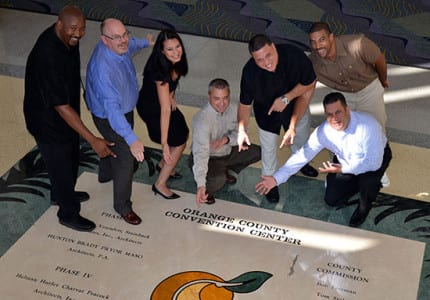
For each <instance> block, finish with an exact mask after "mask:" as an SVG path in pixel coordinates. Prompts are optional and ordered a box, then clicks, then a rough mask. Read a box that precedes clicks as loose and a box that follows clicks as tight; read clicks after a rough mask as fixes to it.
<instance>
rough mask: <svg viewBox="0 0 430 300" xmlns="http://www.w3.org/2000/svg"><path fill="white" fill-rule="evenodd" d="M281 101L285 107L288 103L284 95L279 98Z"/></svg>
mask: <svg viewBox="0 0 430 300" xmlns="http://www.w3.org/2000/svg"><path fill="white" fill-rule="evenodd" d="M281 101H282V102H284V104H285V105H287V104H288V102H289V100H288V98H287V96H285V95H283V96H282V97H281Z"/></svg>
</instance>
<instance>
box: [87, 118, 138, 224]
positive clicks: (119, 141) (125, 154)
mask: <svg viewBox="0 0 430 300" xmlns="http://www.w3.org/2000/svg"><path fill="white" fill-rule="evenodd" d="M125 118H126V119H127V121H128V123H130V125H131V128H133V124H134V119H133V111H131V112H129V113H127V114H125ZM93 120H94V124H95V125H96V127H97V129H98V131H99V132H100V133H101V135H103V137H104V138H105V139H106V140H108V141H110V142H113V143H115V145H114V146H112V147H111V149H112V152H113V153H115V154H116V156H117V157H116V158H114V157H112V156H108V157H105V158H102V159H100V163H99V179H102V180H107V179H113V207H114V209H115V211H117V212H118V213H119V214H120V215H125V214H128V213H129V212H130V211H131V200H130V198H131V189H132V184H133V167H134V157H133V155H132V154H131V151H130V146H129V145H128V144H127V143H126V141H125V140H124V138H123V137H122V136H120V135H118V134H117V133H116V132H115V131H114V130H113V129H112V127H111V126H110V124H109V121H108V119H101V118H98V117H96V116H94V115H93Z"/></svg>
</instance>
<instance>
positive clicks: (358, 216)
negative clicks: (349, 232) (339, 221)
mask: <svg viewBox="0 0 430 300" xmlns="http://www.w3.org/2000/svg"><path fill="white" fill-rule="evenodd" d="M370 208H371V206H370V205H365V206H363V205H360V204H359V205H358V207H357V208H356V209H355V211H354V213H353V214H352V216H351V220H349V226H351V227H358V226H360V225H361V224H363V222H364V221H365V220H366V218H367V216H368V215H369V211H370Z"/></svg>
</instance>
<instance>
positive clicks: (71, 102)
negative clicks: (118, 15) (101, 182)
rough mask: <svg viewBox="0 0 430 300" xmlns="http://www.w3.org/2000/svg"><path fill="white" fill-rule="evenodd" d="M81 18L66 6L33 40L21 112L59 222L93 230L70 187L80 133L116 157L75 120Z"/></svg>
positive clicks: (82, 30) (100, 150) (82, 28)
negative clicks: (43, 168) (39, 157)
mask: <svg viewBox="0 0 430 300" xmlns="http://www.w3.org/2000/svg"><path fill="white" fill-rule="evenodd" d="M84 34H85V17H84V15H83V13H82V11H81V10H80V9H79V8H77V7H76V6H66V7H64V8H63V9H62V11H61V12H60V14H59V16H58V19H57V22H56V23H55V24H54V25H52V26H50V27H49V28H48V29H46V30H45V31H44V32H43V33H42V34H41V35H40V36H39V38H38V40H37V42H36V44H35V45H34V47H33V49H32V50H31V52H30V55H29V56H28V60H27V65H26V72H25V96H24V116H25V121H26V125H27V129H28V131H29V132H30V133H31V134H32V135H33V136H34V138H35V140H36V143H37V145H38V147H39V150H40V153H41V155H42V157H43V159H44V161H45V164H46V168H47V171H48V176H49V179H50V182H51V201H52V202H56V203H58V206H59V209H58V213H57V216H58V219H59V222H60V223H61V224H63V225H65V226H67V227H70V228H72V229H75V230H80V231H92V230H93V229H94V228H95V224H94V222H92V221H90V220H88V219H86V218H84V217H82V216H81V215H80V214H79V213H80V208H81V205H80V201H84V200H87V199H89V195H88V194H87V193H85V192H77V191H75V185H76V180H77V174H78V167H79V135H81V136H82V137H83V138H84V139H85V140H86V141H87V142H88V143H89V144H90V145H91V147H92V148H93V149H94V151H95V152H96V153H97V154H98V155H99V156H100V157H105V156H108V155H112V156H115V154H114V153H113V152H112V151H111V150H110V149H109V146H112V143H110V142H108V141H106V140H104V139H100V138H98V137H96V136H94V135H93V134H92V133H91V132H90V131H89V130H88V128H87V127H86V126H85V125H84V124H83V122H82V120H81V118H80V80H81V79H80V54H79V40H80V39H81V38H82V37H83V36H84Z"/></svg>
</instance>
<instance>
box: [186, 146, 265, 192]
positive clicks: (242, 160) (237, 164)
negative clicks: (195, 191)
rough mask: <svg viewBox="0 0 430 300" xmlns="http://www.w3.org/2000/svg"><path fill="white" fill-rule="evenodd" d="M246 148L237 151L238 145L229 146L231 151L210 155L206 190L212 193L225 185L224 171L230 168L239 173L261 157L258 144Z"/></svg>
mask: <svg viewBox="0 0 430 300" xmlns="http://www.w3.org/2000/svg"><path fill="white" fill-rule="evenodd" d="M248 147H249V148H248V150H246V151H241V152H239V147H238V146H234V147H232V148H231V153H230V154H229V155H226V156H221V157H214V156H212V157H210V158H209V161H208V172H207V175H206V192H207V193H208V194H209V195H211V196H213V194H214V193H215V192H217V191H219V190H220V189H222V187H223V186H224V185H225V180H226V177H225V172H226V170H227V169H228V170H232V171H234V172H235V173H237V174H238V173H239V172H240V171H242V170H243V169H245V168H246V167H247V166H249V165H250V164H253V163H255V162H257V161H259V160H260V159H261V148H260V146H258V145H254V144H251V145H250V146H248ZM193 164H194V160H193V155H192V153H191V155H190V168H192V167H193Z"/></svg>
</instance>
